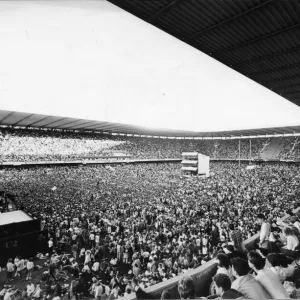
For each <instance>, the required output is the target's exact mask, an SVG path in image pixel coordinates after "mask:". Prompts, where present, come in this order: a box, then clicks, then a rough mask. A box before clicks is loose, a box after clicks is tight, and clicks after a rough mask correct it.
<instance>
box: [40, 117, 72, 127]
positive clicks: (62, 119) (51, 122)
mask: <svg viewBox="0 0 300 300" xmlns="http://www.w3.org/2000/svg"><path fill="white" fill-rule="evenodd" d="M65 119H67V118H60V119H58V120H55V121H53V122H50V123H48V124H45V125H43V127H46V126H49V125H51V124H54V123H57V122H59V121H62V120H65ZM54 128H55V127H54Z"/></svg>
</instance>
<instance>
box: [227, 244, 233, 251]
mask: <svg viewBox="0 0 300 300" xmlns="http://www.w3.org/2000/svg"><path fill="white" fill-rule="evenodd" d="M226 249H227V250H228V251H230V252H233V251H234V247H233V245H227V246H226Z"/></svg>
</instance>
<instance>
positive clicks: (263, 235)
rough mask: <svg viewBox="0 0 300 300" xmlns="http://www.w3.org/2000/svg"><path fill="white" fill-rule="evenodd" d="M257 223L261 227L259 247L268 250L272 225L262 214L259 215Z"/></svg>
mask: <svg viewBox="0 0 300 300" xmlns="http://www.w3.org/2000/svg"><path fill="white" fill-rule="evenodd" d="M257 221H258V223H259V224H260V225H261V228H260V234H259V247H260V248H265V249H267V248H268V244H269V236H270V224H269V223H267V222H266V220H265V216H264V215H263V214H261V213H260V214H258V215H257Z"/></svg>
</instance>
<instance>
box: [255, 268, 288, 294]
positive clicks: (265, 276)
mask: <svg viewBox="0 0 300 300" xmlns="http://www.w3.org/2000/svg"><path fill="white" fill-rule="evenodd" d="M255 279H256V280H257V281H258V282H259V283H260V284H261V285H262V286H263V288H264V289H265V290H266V292H267V293H268V294H269V295H270V296H271V298H272V299H287V298H288V299H289V298H290V296H289V294H288V293H287V291H286V290H285V289H284V287H283V285H282V283H281V282H280V279H279V277H278V276H277V275H276V274H275V273H274V272H273V271H272V270H270V269H267V268H264V269H262V270H259V271H258V272H257V275H256V277H255Z"/></svg>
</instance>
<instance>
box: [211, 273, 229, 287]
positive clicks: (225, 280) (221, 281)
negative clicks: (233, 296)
mask: <svg viewBox="0 0 300 300" xmlns="http://www.w3.org/2000/svg"><path fill="white" fill-rule="evenodd" d="M213 280H214V282H215V284H216V286H217V287H219V288H222V289H223V291H228V290H229V289H230V288H231V280H230V278H229V276H228V275H226V274H224V273H219V274H217V275H215V276H214V278H213Z"/></svg>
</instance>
